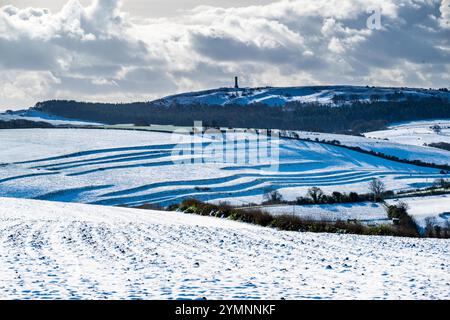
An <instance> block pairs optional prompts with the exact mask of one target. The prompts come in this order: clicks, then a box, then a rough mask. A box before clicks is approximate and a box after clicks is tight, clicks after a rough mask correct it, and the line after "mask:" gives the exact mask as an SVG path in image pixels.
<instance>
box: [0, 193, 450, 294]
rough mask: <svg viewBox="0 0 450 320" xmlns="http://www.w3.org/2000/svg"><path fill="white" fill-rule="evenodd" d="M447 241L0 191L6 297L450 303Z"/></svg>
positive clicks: (1, 280) (0, 278)
mask: <svg viewBox="0 0 450 320" xmlns="http://www.w3.org/2000/svg"><path fill="white" fill-rule="evenodd" d="M449 248H450V246H449V240H439V239H407V238H390V237H366V236H353V235H337V234H336V235H334V234H310V233H297V232H282V231H277V230H275V229H270V228H262V227H257V226H252V225H248V224H241V223H238V222H232V221H228V220H221V219H217V218H210V217H200V216H191V215H184V214H181V213H173V212H158V211H144V210H132V209H124V208H113V207H101V206H90V205H80V204H69V203H54V202H43V201H33V200H23V199H20V200H18V199H8V198H0V265H1V268H0V298H2V299H61V298H62V299H199V298H203V297H205V298H207V299H281V298H286V299H449V298H450V294H449V293H450V264H449V261H450V253H449Z"/></svg>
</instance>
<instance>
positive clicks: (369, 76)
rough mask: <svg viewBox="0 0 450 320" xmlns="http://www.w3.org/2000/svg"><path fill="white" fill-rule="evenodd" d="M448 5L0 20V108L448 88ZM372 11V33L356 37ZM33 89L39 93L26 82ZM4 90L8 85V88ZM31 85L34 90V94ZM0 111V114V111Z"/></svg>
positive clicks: (422, 1) (29, 13)
mask: <svg viewBox="0 0 450 320" xmlns="http://www.w3.org/2000/svg"><path fill="white" fill-rule="evenodd" d="M448 4H449V0H443V1H438V0H432V1H429V0H399V1H394V0H314V1H313V0H290V1H289V0H284V1H278V2H274V3H271V4H268V5H259V6H250V7H240V8H227V9H224V8H217V7H211V6H202V7H197V8H196V9H194V10H190V11H186V12H184V13H182V14H179V15H178V16H177V17H171V18H170V19H168V18H158V19H138V18H135V17H132V16H130V15H128V14H127V13H125V12H123V10H122V9H121V5H120V1H118V0H95V1H93V2H92V4H91V5H89V6H88V7H83V6H82V5H81V4H80V3H79V2H78V0H70V1H69V2H68V3H67V4H66V5H65V6H64V7H63V8H62V10H61V11H60V12H56V13H52V12H50V11H49V10H47V9H40V8H27V9H18V8H15V7H13V6H4V7H2V8H0V70H1V73H2V74H9V75H11V74H14V75H16V76H18V78H22V79H23V78H24V77H25V78H26V77H27V76H29V77H30V79H32V80H30V81H32V82H33V83H34V85H31V87H34V88H35V89H36V88H38V89H37V91H34V90H32V91H30V90H28V88H26V87H25V86H26V85H30V84H26V83H24V82H23V81H9V80H5V79H6V77H5V76H3V77H2V78H1V82H0V95H1V96H0V99H1V102H2V103H3V104H7V105H5V106H2V107H3V108H7V107H8V104H12V105H13V106H21V105H28V104H29V103H31V101H32V100H42V99H47V98H75V99H84V100H99V101H129V100H141V99H145V100H148V99H152V98H156V97H158V96H162V95H165V94H171V93H174V92H177V91H178V92H180V91H184V90H195V89H202V88H205V87H215V86H223V85H229V84H230V82H231V80H232V77H233V76H234V75H236V74H237V75H240V76H241V78H242V79H241V82H242V84H248V85H255V86H256V85H258V86H259V85H306V84H333V83H348V84H377V85H402V86H403V85H410V86H424V87H431V86H434V87H438V86H439V87H440V86H446V85H448V76H447V72H445V71H446V70H448V68H449V61H450V59H449V58H450V57H449V56H450V44H449V39H450V37H449V29H450V28H449V27H448V21H449V14H450V13H449V7H448ZM376 8H381V12H382V24H383V28H382V30H368V29H367V27H366V20H367V18H368V17H369V16H370V14H371V13H368V12H369V10H373V9H376ZM39 77H42V81H38V78H39ZM8 79H9V78H8ZM37 83H38V85H37V87H36V84H37ZM2 107H0V108H2Z"/></svg>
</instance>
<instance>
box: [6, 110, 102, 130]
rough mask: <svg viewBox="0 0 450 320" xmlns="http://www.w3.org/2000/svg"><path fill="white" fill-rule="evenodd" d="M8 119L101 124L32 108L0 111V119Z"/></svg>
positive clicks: (69, 123)
mask: <svg viewBox="0 0 450 320" xmlns="http://www.w3.org/2000/svg"><path fill="white" fill-rule="evenodd" d="M10 120H28V121H36V122H46V123H49V124H52V125H54V126H60V125H73V126H89V125H90V126H95V125H101V123H97V122H88V121H80V120H75V119H67V118H64V117H58V116H54V115H49V114H46V113H43V112H40V111H37V110H34V109H33V108H31V109H28V110H20V111H13V112H9V113H0V121H10Z"/></svg>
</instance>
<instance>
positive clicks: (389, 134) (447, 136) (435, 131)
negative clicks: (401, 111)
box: [364, 120, 450, 146]
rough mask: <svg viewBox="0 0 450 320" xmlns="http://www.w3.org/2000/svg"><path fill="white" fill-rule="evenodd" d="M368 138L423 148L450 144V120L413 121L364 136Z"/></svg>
mask: <svg viewBox="0 0 450 320" xmlns="http://www.w3.org/2000/svg"><path fill="white" fill-rule="evenodd" d="M364 135H365V136H366V137H368V138H374V139H387V140H389V141H395V142H397V143H403V144H409V145H416V146H423V145H426V144H430V143H439V142H445V143H450V120H429V121H412V122H406V123H400V124H395V125H392V126H390V127H389V128H388V129H387V130H381V131H373V132H368V133H365V134H364Z"/></svg>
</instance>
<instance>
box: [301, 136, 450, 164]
mask: <svg viewBox="0 0 450 320" xmlns="http://www.w3.org/2000/svg"><path fill="white" fill-rule="evenodd" d="M295 132H296V133H297V134H298V136H299V137H300V138H302V139H310V140H316V139H318V140H326V141H332V140H336V141H339V142H340V143H341V145H344V146H349V147H359V148H361V149H363V150H367V151H373V152H379V153H383V154H385V155H388V156H395V157H398V158H399V159H404V160H410V161H414V160H419V161H422V162H426V163H435V164H440V165H449V164H450V152H449V151H446V150H442V149H437V148H431V147H425V146H423V145H419V144H416V143H408V142H407V140H408V139H409V138H408V137H413V136H411V134H412V133H411V132H403V133H401V134H399V135H398V136H393V137H392V138H391V139H389V140H385V138H386V137H385V136H376V135H375V134H372V133H371V134H366V136H370V138H366V137H359V136H351V135H342V134H331V133H319V132H307V131H295ZM390 132H391V133H392V131H390Z"/></svg>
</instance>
